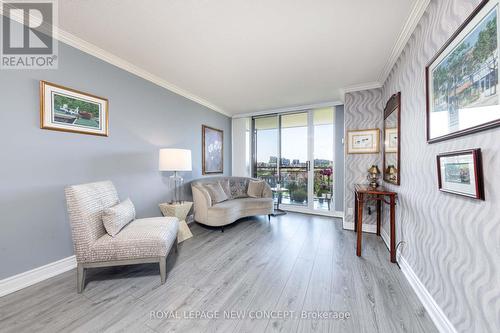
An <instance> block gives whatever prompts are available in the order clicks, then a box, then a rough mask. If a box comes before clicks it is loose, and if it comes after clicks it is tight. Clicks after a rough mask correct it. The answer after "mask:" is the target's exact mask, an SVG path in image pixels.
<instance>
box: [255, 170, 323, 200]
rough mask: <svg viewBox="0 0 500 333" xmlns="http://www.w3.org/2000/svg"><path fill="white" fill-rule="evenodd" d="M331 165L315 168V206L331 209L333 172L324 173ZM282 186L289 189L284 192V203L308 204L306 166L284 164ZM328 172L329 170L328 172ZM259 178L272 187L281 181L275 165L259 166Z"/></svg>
mask: <svg viewBox="0 0 500 333" xmlns="http://www.w3.org/2000/svg"><path fill="white" fill-rule="evenodd" d="M327 169H330V170H331V168H330V167H322V168H321V167H316V168H315V169H314V190H313V193H314V208H315V209H321V210H330V206H331V203H332V198H333V174H331V175H330V176H326V175H324V173H325V170H327ZM280 170H281V187H282V188H286V189H288V191H287V192H284V193H283V194H282V203H284V204H292V205H302V206H304V205H307V201H308V191H307V184H308V171H307V168H306V167H295V166H282V167H280ZM326 173H328V172H326ZM257 178H260V179H263V180H265V181H266V182H267V183H268V184H269V185H270V186H271V187H276V185H277V184H278V183H279V179H278V174H277V168H276V167H274V166H271V167H270V166H265V167H263V166H257Z"/></svg>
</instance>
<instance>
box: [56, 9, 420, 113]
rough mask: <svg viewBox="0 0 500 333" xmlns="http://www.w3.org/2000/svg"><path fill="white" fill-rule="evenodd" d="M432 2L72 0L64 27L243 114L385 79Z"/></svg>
mask: <svg viewBox="0 0 500 333" xmlns="http://www.w3.org/2000/svg"><path fill="white" fill-rule="evenodd" d="M426 2H427V3H428V1H425V0H376V1H374V0H294V1H292V0H252V1H251V0H213V1H209V0H168V1H166V0H148V1H137V0H106V1H102V0H64V1H59V27H60V28H61V29H62V30H63V31H62V32H63V34H62V35H63V36H65V34H64V32H67V33H69V34H66V38H69V39H73V42H74V43H77V44H78V41H79V42H80V44H85V46H83V47H80V48H82V49H86V50H87V51H90V53H92V52H94V53H101V55H102V56H101V58H105V59H106V58H109V59H111V61H110V62H115V63H117V64H118V65H122V66H121V67H124V68H126V69H129V70H131V71H132V72H135V73H136V74H137V73H138V74H139V75H141V76H143V77H145V78H148V79H151V80H152V81H153V82H156V83H158V84H160V85H163V86H165V87H167V88H169V89H171V90H174V91H176V92H178V93H181V94H182V95H185V96H186V97H188V98H191V99H193V100H196V101H198V102H200V103H202V104H204V105H207V106H209V107H211V108H212V109H215V110H217V111H221V112H223V113H226V114H230V115H234V114H241V113H248V112H255V111H261V110H267V109H275V108H281V107H290V106H296V105H306V104H314V103H321V102H331V101H340V100H342V99H343V91H344V90H343V89H344V88H348V87H352V86H357V87H358V88H363V87H371V86H376V85H380V82H381V81H383V80H384V79H385V76H386V75H387V71H388V69H389V68H390V67H391V66H392V63H393V62H394V61H395V60H396V59H395V57H396V56H397V55H398V54H399V51H400V49H401V48H402V46H403V45H404V42H406V40H407V38H408V36H409V33H410V32H411V30H412V28H413V26H414V25H413V26H412V24H413V23H412V22H414V21H415V20H418V18H420V15H421V13H422V11H423V10H422V7H423V6H424V5H423V3H426ZM414 23H415V22H414ZM71 35H74V36H76V37H78V38H74V37H73V36H71ZM68 36H69V37H68ZM80 39H83V40H84V41H86V42H88V43H84V42H83V41H81V40H80ZM63 40H64V39H63ZM75 40H76V42H75ZM74 43H73V44H74ZM89 43H90V44H89ZM70 44H71V43H70ZM91 44H92V45H91ZM96 47H97V48H96ZM99 49H101V50H99ZM391 62H392V63H391Z"/></svg>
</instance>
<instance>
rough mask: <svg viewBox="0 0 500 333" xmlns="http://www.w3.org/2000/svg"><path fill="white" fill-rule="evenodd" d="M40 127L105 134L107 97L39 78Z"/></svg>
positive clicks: (107, 131)
mask: <svg viewBox="0 0 500 333" xmlns="http://www.w3.org/2000/svg"><path fill="white" fill-rule="evenodd" d="M40 128H41V129H48V130H52V131H60V132H72V133H80V134H89V135H98V136H106V137H107V136H109V101H108V99H106V98H103V97H99V96H95V95H91V94H88V93H85V92H82V91H78V90H75V89H72V88H68V87H64V86H61V85H58V84H55V83H51V82H47V81H40Z"/></svg>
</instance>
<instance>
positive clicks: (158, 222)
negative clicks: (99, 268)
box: [89, 217, 179, 262]
mask: <svg viewBox="0 0 500 333" xmlns="http://www.w3.org/2000/svg"><path fill="white" fill-rule="evenodd" d="M178 229H179V220H178V219H177V218H176V217H152V218H145V219H137V220H134V221H133V222H131V223H129V224H128V225H127V226H125V228H123V229H122V230H121V231H120V232H119V233H118V234H117V235H116V236H115V237H111V236H110V235H108V234H105V235H104V236H102V237H101V238H99V239H98V240H97V241H96V242H95V243H94V245H93V246H92V248H91V250H90V258H89V261H90V262H98V261H112V260H129V259H140V258H150V257H165V256H166V255H167V253H168V252H169V251H170V247H171V246H172V244H174V243H175V240H176V238H177V231H178Z"/></svg>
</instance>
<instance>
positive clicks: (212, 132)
mask: <svg viewBox="0 0 500 333" xmlns="http://www.w3.org/2000/svg"><path fill="white" fill-rule="evenodd" d="M201 131H202V146H203V147H202V155H203V156H202V173H203V174H204V175H207V174H214V173H223V172H224V132H223V131H222V130H218V129H216V128H212V127H209V126H205V125H203V126H202V128H201Z"/></svg>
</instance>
